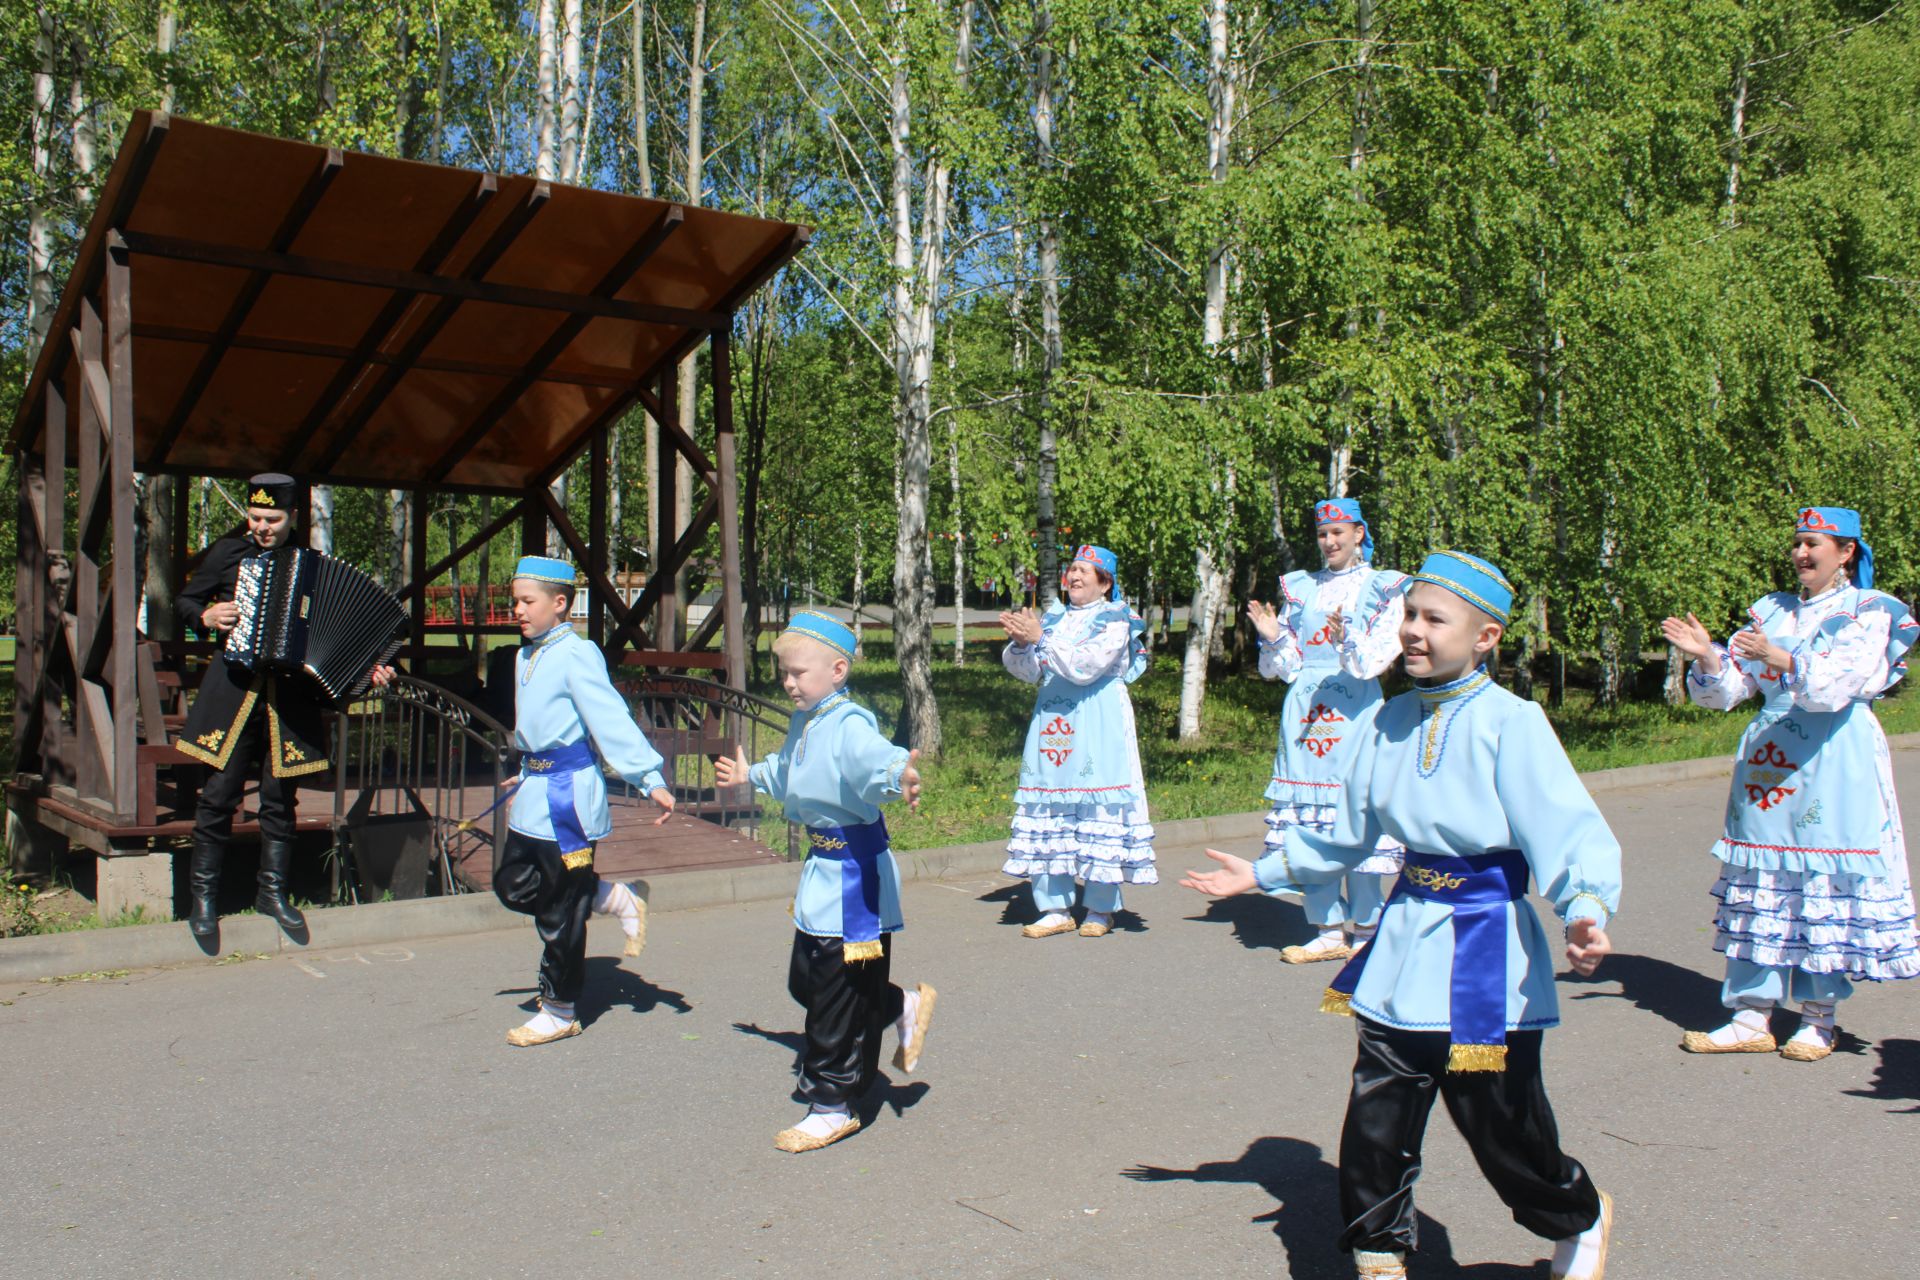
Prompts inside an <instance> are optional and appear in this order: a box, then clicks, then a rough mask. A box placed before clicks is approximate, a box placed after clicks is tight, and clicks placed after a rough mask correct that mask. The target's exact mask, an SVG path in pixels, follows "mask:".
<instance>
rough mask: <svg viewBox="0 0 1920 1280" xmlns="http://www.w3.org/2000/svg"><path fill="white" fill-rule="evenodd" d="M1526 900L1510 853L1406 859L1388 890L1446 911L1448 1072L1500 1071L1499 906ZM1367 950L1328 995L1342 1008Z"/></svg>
mask: <svg viewBox="0 0 1920 1280" xmlns="http://www.w3.org/2000/svg"><path fill="white" fill-rule="evenodd" d="M1526 892H1527V860H1526V857H1525V856H1524V855H1523V854H1521V852H1520V851H1519V850H1517V849H1499V850H1495V851H1494V852H1492V853H1482V854H1475V855H1474V856H1473V857H1470V858H1450V857H1446V856H1443V855H1440V854H1432V853H1415V852H1414V851H1413V850H1411V849H1409V850H1408V851H1407V864H1406V866H1405V867H1404V868H1403V869H1402V870H1401V872H1400V880H1399V883H1398V884H1396V885H1395V886H1394V889H1393V895H1392V897H1390V898H1388V899H1387V902H1388V905H1389V906H1391V905H1392V903H1393V902H1394V901H1396V900H1397V899H1399V898H1402V897H1407V898H1421V899H1424V900H1426V901H1428V902H1441V903H1445V904H1446V905H1447V906H1449V907H1452V908H1453V920H1452V924H1453V975H1452V981H1451V983H1450V990H1449V997H1450V1006H1451V1011H1450V1014H1449V1018H1448V1021H1449V1023H1450V1025H1451V1026H1452V1029H1453V1030H1452V1038H1453V1046H1454V1047H1453V1053H1452V1055H1451V1058H1450V1061H1451V1063H1452V1064H1455V1065H1452V1066H1451V1067H1450V1069H1451V1070H1494V1071H1497V1070H1500V1069H1501V1068H1502V1067H1503V1066H1504V1063H1505V1057H1506V1045H1507V936H1508V929H1507V904H1508V903H1512V902H1518V901H1519V900H1520V899H1521V898H1523V897H1525V896H1526ZM1372 951H1373V948H1372V947H1371V946H1366V947H1362V948H1361V949H1360V953H1359V954H1358V955H1356V956H1354V958H1353V959H1351V960H1349V961H1347V963H1346V965H1345V967H1343V968H1342V969H1341V970H1340V976H1339V977H1337V978H1335V979H1334V980H1333V984H1332V986H1331V988H1330V990H1331V991H1333V992H1336V993H1338V994H1339V995H1341V996H1344V997H1347V998H1348V999H1349V1000H1350V999H1351V998H1352V996H1353V992H1354V989H1355V988H1356V987H1358V986H1359V985H1360V975H1361V974H1362V973H1363V972H1364V971H1365V970H1366V967H1367V956H1368V955H1369V954H1371V953H1372Z"/></svg>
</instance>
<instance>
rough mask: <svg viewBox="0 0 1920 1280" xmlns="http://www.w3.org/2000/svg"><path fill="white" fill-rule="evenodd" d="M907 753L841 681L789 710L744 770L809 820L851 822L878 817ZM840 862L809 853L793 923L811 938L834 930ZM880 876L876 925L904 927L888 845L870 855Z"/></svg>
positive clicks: (796, 816) (896, 790)
mask: <svg viewBox="0 0 1920 1280" xmlns="http://www.w3.org/2000/svg"><path fill="white" fill-rule="evenodd" d="M908 759H909V755H908V752H907V749H906V748H905V747H898V746H895V745H894V744H893V743H891V742H889V741H887V739H886V738H885V737H884V736H882V734H881V733H880V727H879V725H878V723H877V722H876V721H875V720H874V718H873V712H871V711H869V710H867V709H866V708H865V707H862V706H859V705H858V704H856V703H855V702H854V701H853V700H852V699H851V698H849V697H848V696H847V691H846V690H845V689H841V690H839V691H837V692H835V693H834V694H832V695H831V696H829V697H827V698H826V699H824V700H822V702H821V703H820V705H819V706H817V707H815V708H813V709H812V710H811V711H796V712H795V713H794V716H793V720H792V722H791V723H790V724H789V725H788V726H787V740H786V741H785V742H783V743H782V744H781V745H780V749H779V750H778V751H776V752H774V753H773V754H772V755H770V756H768V757H767V758H766V759H764V760H762V761H760V762H759V763H758V764H756V765H754V766H753V767H752V768H751V769H749V770H748V771H747V774H748V777H750V778H751V779H752V780H753V787H754V790H756V791H762V792H765V793H766V794H767V795H769V796H772V797H773V798H774V799H775V800H778V801H779V802H780V803H781V805H783V806H784V807H785V808H786V811H787V817H789V818H791V819H792V820H793V821H795V822H798V823H801V824H802V825H804V826H807V827H810V828H820V827H855V826H864V825H866V824H867V823H869V822H874V821H877V820H878V819H879V817H880V806H881V805H882V804H884V803H886V802H887V801H888V800H891V799H892V798H893V797H895V796H897V795H899V794H900V779H901V775H902V774H904V773H905V772H906V768H907V761H908ZM844 865H845V864H843V863H841V862H838V861H836V860H834V859H832V858H815V857H808V859H807V861H806V864H805V865H804V866H803V867H801V869H800V889H799V892H798V893H796V894H795V895H794V899H793V923H794V926H795V927H796V928H798V929H800V930H801V931H802V932H804V933H810V934H813V935H814V936H815V937H817V938H838V937H840V936H841V935H842V932H843V926H842V923H841V918H840V910H841V908H840V903H841V889H842V885H841V873H842V869H843V867H844ZM875 870H876V871H877V872H878V873H879V877H880V912H879V914H880V931H881V932H882V933H895V932H898V931H899V930H900V929H901V928H902V927H903V922H902V919H901V916H900V868H899V867H898V866H897V865H896V864H895V862H894V860H893V851H892V850H891V849H889V850H888V851H887V852H886V853H885V854H883V855H881V856H880V857H879V858H878V859H877V860H876V865H875Z"/></svg>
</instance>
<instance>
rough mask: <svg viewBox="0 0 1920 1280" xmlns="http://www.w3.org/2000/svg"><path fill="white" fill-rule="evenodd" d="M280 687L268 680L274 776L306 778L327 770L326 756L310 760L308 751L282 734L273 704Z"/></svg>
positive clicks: (268, 731) (277, 713)
mask: <svg viewBox="0 0 1920 1280" xmlns="http://www.w3.org/2000/svg"><path fill="white" fill-rule="evenodd" d="M278 689H279V686H278V685H277V684H275V683H274V682H273V681H272V680H271V679H269V680H268V682H267V746H268V749H269V750H271V751H272V752H273V755H272V760H273V776H274V777H276V778H304V777H306V776H307V775H308V774H310V773H323V772H325V771H326V768H327V759H326V757H325V756H322V757H320V759H318V760H308V759H307V753H306V752H304V751H302V750H301V749H300V748H299V747H298V746H296V745H295V744H294V743H292V742H290V741H288V740H286V739H285V738H282V737H281V736H280V712H279V711H278V710H276V709H275V708H274V705H273V695H274V694H275V693H276V692H277V691H278ZM303 761H304V763H302V762H303Z"/></svg>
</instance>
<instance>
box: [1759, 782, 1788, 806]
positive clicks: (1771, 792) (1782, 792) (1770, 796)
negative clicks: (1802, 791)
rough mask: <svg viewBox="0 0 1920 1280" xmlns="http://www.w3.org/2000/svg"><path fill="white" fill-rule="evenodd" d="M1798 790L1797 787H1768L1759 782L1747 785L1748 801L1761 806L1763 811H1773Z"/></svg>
mask: <svg viewBox="0 0 1920 1280" xmlns="http://www.w3.org/2000/svg"><path fill="white" fill-rule="evenodd" d="M1796 790H1798V788H1796V787H1767V786H1762V785H1761V784H1759V783H1757V782H1749V783H1748V784H1747V799H1748V800H1749V801H1751V802H1752V803H1754V804H1757V805H1759V806H1760V807H1761V808H1762V809H1771V808H1773V806H1775V805H1777V804H1779V803H1780V802H1781V801H1782V800H1785V799H1786V798H1787V797H1788V796H1790V795H1792V794H1793V793H1794V792H1795V791H1796Z"/></svg>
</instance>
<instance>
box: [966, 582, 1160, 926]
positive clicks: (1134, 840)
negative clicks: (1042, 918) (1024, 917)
mask: <svg viewBox="0 0 1920 1280" xmlns="http://www.w3.org/2000/svg"><path fill="white" fill-rule="evenodd" d="M1137 634H1138V623H1137V619H1135V618H1134V616H1133V614H1132V613H1131V611H1130V610H1129V609H1128V608H1127V606H1126V604H1125V603H1124V602H1122V601H1115V600H1096V601H1093V602H1091V603H1089V604H1084V605H1062V604H1056V605H1054V606H1053V607H1052V608H1050V609H1049V610H1048V611H1047V613H1046V615H1045V616H1044V617H1043V618H1042V619H1041V637H1040V640H1039V642H1038V643H1037V644H1033V645H1022V644H1008V645H1007V646H1006V648H1005V649H1004V650H1003V651H1002V653H1001V661H1002V662H1003V663H1004V664H1005V666H1006V668H1007V670H1008V671H1009V672H1011V673H1012V674H1013V675H1014V677H1015V678H1016V679H1019V680H1023V681H1025V682H1026V683H1028V684H1038V685H1039V686H1040V688H1039V692H1038V694H1037V695H1036V696H1035V698H1034V705H1033V719H1032V721H1031V722H1030V723H1029V724H1028V726H1027V740H1026V746H1025V749H1024V750H1023V751H1022V753H1021V757H1020V781H1019V785H1018V786H1017V787H1016V788H1015V790H1014V793H1013V799H1014V812H1013V834H1012V838H1011V839H1010V840H1008V842H1007V860H1006V863H1005V864H1004V865H1003V867H1002V868H1001V869H1002V870H1003V871H1004V872H1006V874H1008V875H1012V876H1023V877H1028V878H1032V879H1034V880H1035V881H1036V883H1037V882H1039V881H1040V880H1042V879H1044V878H1050V877H1059V876H1066V877H1075V878H1078V879H1081V880H1084V881H1085V882H1086V883H1087V884H1088V886H1089V887H1091V886H1093V885H1096V884H1098V885H1113V886H1118V885H1121V884H1155V883H1157V882H1158V880H1159V873H1158V872H1157V871H1156V870H1155V869H1154V858H1153V823H1152V821H1151V820H1150V819H1149V818H1148V816H1147V787H1146V781H1145V779H1144V778H1143V777H1142V775H1141V771H1140V746H1139V741H1138V739H1137V737H1136V735H1135V732H1134V724H1133V700H1132V699H1131V698H1129V697H1128V696H1127V683H1128V682H1129V681H1130V680H1132V679H1134V678H1136V677H1137V676H1138V675H1139V674H1140V672H1141V671H1143V670H1144V669H1145V665H1146V658H1145V653H1144V651H1143V650H1141V649H1140V648H1139V646H1138V645H1137V643H1136V642H1135V639H1134V637H1135V636H1136V635H1137ZM1089 905H1090V906H1091V905H1092V901H1091V900H1089Z"/></svg>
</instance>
